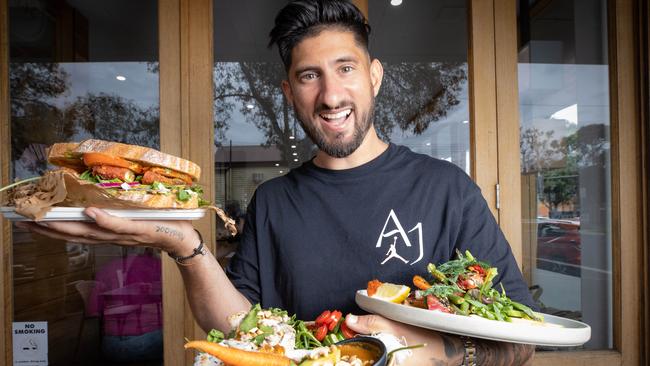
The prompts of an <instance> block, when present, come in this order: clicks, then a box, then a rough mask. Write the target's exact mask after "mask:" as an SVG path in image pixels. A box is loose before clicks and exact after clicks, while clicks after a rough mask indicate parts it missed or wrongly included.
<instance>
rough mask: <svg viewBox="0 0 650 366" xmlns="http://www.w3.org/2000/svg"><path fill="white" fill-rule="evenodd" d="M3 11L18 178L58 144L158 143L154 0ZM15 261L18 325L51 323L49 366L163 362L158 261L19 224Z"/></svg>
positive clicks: (40, 3) (43, 166)
mask: <svg viewBox="0 0 650 366" xmlns="http://www.w3.org/2000/svg"><path fill="white" fill-rule="evenodd" d="M8 8H9V27H10V28H9V40H10V44H9V47H10V50H9V51H10V64H9V87H10V105H11V133H12V135H11V154H12V165H11V175H12V177H11V178H12V179H23V178H29V177H33V176H37V175H40V174H42V173H43V172H44V171H45V170H47V169H49V168H51V167H48V165H47V162H46V156H47V153H46V148H47V146H49V145H51V144H53V143H56V142H64V141H81V140H83V139H87V138H99V139H105V140H113V141H120V142H126V143H132V144H138V145H145V146H150V147H154V148H158V145H159V119H160V118H159V91H158V90H159V82H158V32H157V29H158V20H157V13H158V10H157V2H156V1H152V0H141V1H129V0H115V1H110V2H106V1H76V0H67V1H46V0H33V1H9V6H8ZM116 22H119V25H118V23H116ZM12 263H13V278H14V284H13V291H14V298H13V301H14V307H13V309H14V314H13V320H14V321H27V322H31V321H46V322H47V323H48V345H49V347H48V348H49V349H48V350H47V351H48V352H47V354H48V358H49V360H48V364H50V365H54V366H56V365H85V364H101V365H113V364H118V362H122V361H128V362H129V364H131V365H141V364H151V363H148V362H151V361H153V362H154V363H158V364H159V363H161V362H162V358H163V353H162V317H161V311H162V308H161V303H162V296H161V291H160V289H161V285H160V266H159V265H157V264H156V263H159V259H158V254H156V253H143V252H142V250H135V249H128V250H127V249H122V248H119V247H117V246H85V245H79V244H74V243H68V242H64V241H60V240H53V239H50V238H44V237H41V236H39V235H35V234H32V233H30V232H25V231H23V230H20V229H17V228H14V229H13V262H12ZM120 278H121V280H120ZM113 279H115V280H114V281H113ZM102 349H103V351H102ZM145 360H146V362H147V363H145Z"/></svg>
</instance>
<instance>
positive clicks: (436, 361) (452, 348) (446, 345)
mask: <svg viewBox="0 0 650 366" xmlns="http://www.w3.org/2000/svg"><path fill="white" fill-rule="evenodd" d="M345 322H346V324H347V325H348V327H349V328H350V329H351V330H352V331H353V332H356V333H359V334H373V333H379V332H384V333H390V334H393V335H395V336H396V337H399V338H401V337H404V338H405V339H406V341H407V342H408V345H409V346H414V345H417V344H426V347H423V348H418V349H413V350H411V352H413V356H412V357H410V358H408V359H407V360H406V361H405V363H404V364H403V365H435V366H443V365H450V366H451V365H453V366H458V365H461V364H462V361H463V356H464V353H465V348H464V347H463V343H462V342H461V341H460V338H458V337H456V336H452V335H450V334H445V333H438V332H435V331H432V330H427V329H423V328H418V327H413V326H410V325H406V324H402V323H398V322H394V321H392V320H388V319H386V318H384V317H381V316H379V315H363V316H354V315H351V314H350V315H348V316H346V317H345ZM481 365H482V364H481Z"/></svg>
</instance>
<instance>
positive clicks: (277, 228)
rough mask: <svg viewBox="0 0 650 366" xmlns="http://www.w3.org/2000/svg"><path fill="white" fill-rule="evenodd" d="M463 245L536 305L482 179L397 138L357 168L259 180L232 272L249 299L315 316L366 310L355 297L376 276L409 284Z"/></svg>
mask: <svg viewBox="0 0 650 366" xmlns="http://www.w3.org/2000/svg"><path fill="white" fill-rule="evenodd" d="M456 249H459V250H460V251H461V252H463V253H464V251H465V249H469V250H470V252H471V253H472V254H473V255H474V257H476V258H477V259H480V260H484V261H486V262H488V263H491V264H492V266H494V267H497V268H498V271H499V275H498V277H497V278H496V279H495V286H496V288H500V286H498V282H501V283H502V284H503V286H504V287H505V289H506V292H507V295H508V296H510V297H511V298H512V299H513V300H516V301H519V302H522V303H524V304H527V305H532V299H531V297H530V294H529V293H528V288H527V286H526V284H525V283H524V281H523V278H522V275H521V272H520V271H519V269H518V267H517V264H516V262H515V260H514V257H513V256H512V253H511V251H510V246H509V245H508V243H507V241H506V239H505V238H504V236H503V234H502V233H501V230H500V229H499V227H498V226H497V224H496V222H495V220H494V217H493V216H492V214H491V212H490V210H489V209H488V207H487V204H486V202H485V199H484V198H483V196H482V195H481V192H480V190H479V188H478V187H477V186H476V184H474V182H473V181H472V180H471V179H470V178H469V177H468V176H467V174H465V172H464V171H462V170H461V169H459V168H458V167H456V166H455V165H453V164H451V163H448V162H446V161H442V160H438V159H434V158H431V157H429V156H426V155H421V154H416V153H413V152H412V151H411V150H409V149H408V148H406V147H402V146H397V145H393V144H390V146H389V147H388V149H387V150H386V151H385V152H383V153H382V154H381V155H380V156H378V157H377V158H375V159H374V160H372V161H370V162H368V163H366V164H364V165H362V166H359V167H356V168H353V169H347V170H328V169H323V168H319V167H317V166H316V165H314V164H313V162H307V163H304V164H303V165H302V166H300V167H299V168H296V169H293V170H292V171H291V172H289V173H288V174H287V175H285V176H282V177H278V178H275V179H271V180H269V181H267V182H265V183H263V184H262V185H260V186H259V187H258V189H257V191H256V192H255V195H254V196H253V198H252V200H251V202H250V204H249V206H248V212H247V216H246V223H245V225H244V232H243V235H242V240H241V243H240V246H239V248H238V250H237V252H236V253H235V255H234V257H233V258H232V260H231V262H230V265H229V266H228V268H227V271H226V273H227V274H228V276H229V278H230V279H231V281H232V282H233V284H234V285H235V287H236V288H237V289H238V290H239V291H241V293H242V294H244V295H245V296H246V297H247V298H248V299H249V300H250V301H251V303H253V304H254V303H257V302H260V303H261V305H262V306H263V307H280V308H283V309H286V310H288V311H289V312H290V313H296V314H297V316H298V318H299V319H314V318H315V317H316V316H317V315H318V314H320V312H322V311H323V310H325V309H339V310H341V311H343V313H344V314H346V313H348V312H352V313H363V312H362V311H361V309H359V308H358V306H357V305H356V304H355V302H354V295H355V292H356V290H358V289H364V288H366V285H367V283H368V281H370V280H372V279H374V278H377V279H379V280H380V281H383V282H391V283H396V284H406V285H410V284H411V283H412V278H413V275H415V274H419V275H423V276H425V277H426V273H427V271H426V266H427V264H428V263H434V264H439V263H442V262H445V261H448V260H450V259H455V253H456Z"/></svg>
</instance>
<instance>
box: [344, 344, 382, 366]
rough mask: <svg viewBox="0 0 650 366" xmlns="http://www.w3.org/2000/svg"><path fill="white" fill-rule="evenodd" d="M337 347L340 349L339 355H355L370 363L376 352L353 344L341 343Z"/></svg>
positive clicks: (372, 361) (373, 359)
mask: <svg viewBox="0 0 650 366" xmlns="http://www.w3.org/2000/svg"><path fill="white" fill-rule="evenodd" d="M337 347H338V348H339V349H340V350H341V356H356V357H357V358H358V359H360V360H361V361H363V362H364V363H366V362H369V363H371V364H372V363H374V362H375V360H376V352H373V351H372V350H369V349H367V348H365V347H361V346H357V345H354V344H342V345H339V346H337Z"/></svg>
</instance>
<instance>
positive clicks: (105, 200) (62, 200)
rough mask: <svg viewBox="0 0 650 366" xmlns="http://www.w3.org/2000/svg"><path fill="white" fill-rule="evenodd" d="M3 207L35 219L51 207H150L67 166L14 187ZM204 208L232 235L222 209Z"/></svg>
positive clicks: (230, 222) (233, 228)
mask: <svg viewBox="0 0 650 366" xmlns="http://www.w3.org/2000/svg"><path fill="white" fill-rule="evenodd" d="M3 206H15V207H16V213H18V214H20V215H23V216H25V217H27V218H30V219H32V220H35V221H38V220H40V219H42V218H43V217H44V216H45V214H46V213H47V212H48V211H49V210H50V209H52V207H53V206H59V207H61V206H64V207H88V206H93V207H99V208H114V209H152V207H151V206H150V205H146V204H142V203H140V202H138V201H125V200H120V199H117V198H115V197H113V196H112V195H111V194H109V193H108V192H107V190H106V189H104V188H101V187H97V186H96V185H95V184H93V183H91V182H87V181H85V180H81V179H79V175H78V174H77V173H76V172H74V171H72V170H69V169H59V170H53V171H49V172H46V173H45V174H44V175H43V177H41V179H40V180H38V181H36V182H34V183H29V184H24V185H20V186H18V187H16V188H14V189H13V190H12V191H10V193H9V194H8V197H7V199H5V201H4V202H3ZM205 208H208V209H212V210H214V211H215V212H216V214H217V217H219V219H221V221H223V223H224V226H225V227H226V229H228V231H229V232H230V233H231V234H232V235H235V234H236V233H237V226H236V224H235V221H234V220H233V219H231V218H230V217H228V215H226V213H225V212H224V211H223V210H222V209H220V208H218V207H214V206H209V207H205Z"/></svg>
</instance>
